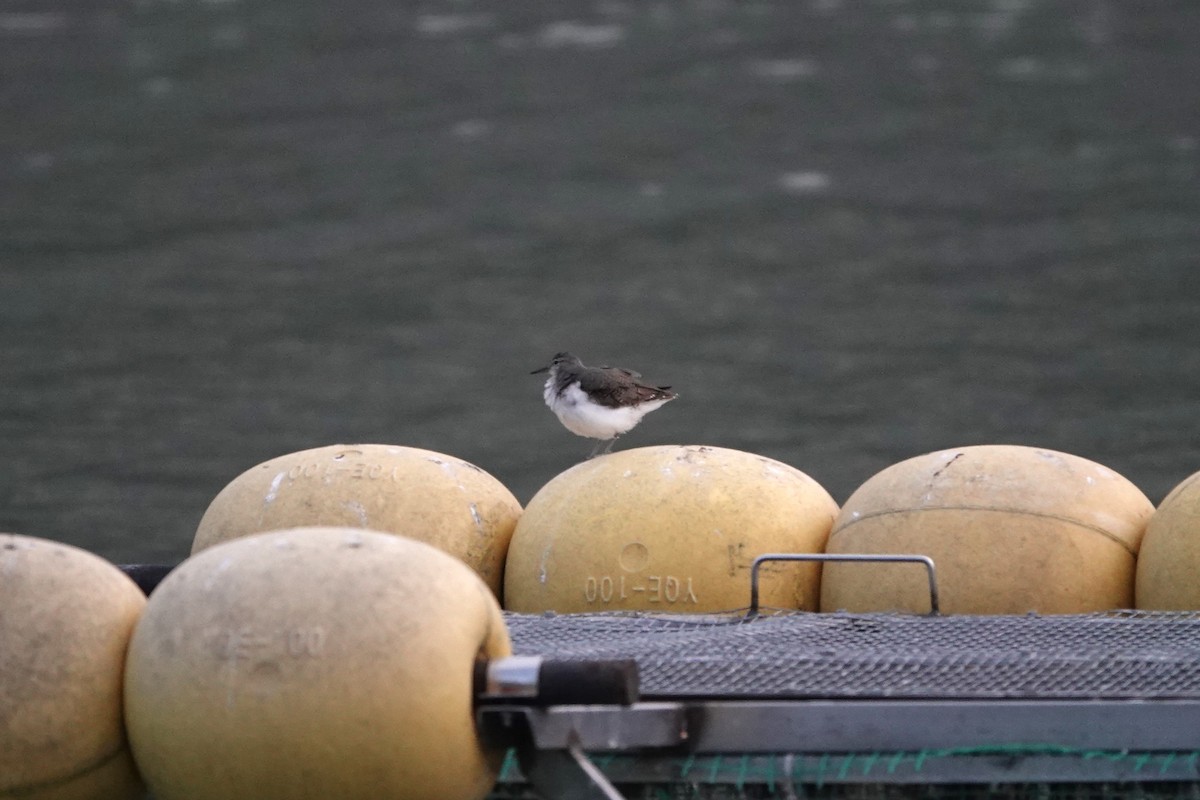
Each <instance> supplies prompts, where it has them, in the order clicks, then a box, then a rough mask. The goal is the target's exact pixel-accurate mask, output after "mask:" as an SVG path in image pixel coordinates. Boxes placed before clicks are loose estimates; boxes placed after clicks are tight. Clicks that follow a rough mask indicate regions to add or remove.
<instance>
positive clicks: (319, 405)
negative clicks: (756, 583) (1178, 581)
mask: <svg viewBox="0 0 1200 800" xmlns="http://www.w3.org/2000/svg"><path fill="white" fill-rule="evenodd" d="M24 8H26V6H16V7H14V6H6V7H5V9H4V10H3V11H0V101H2V107H3V109H4V114H3V117H2V118H0V185H2V186H3V187H4V189H3V191H2V192H0V359H2V361H0V366H2V370H0V377H2V381H0V448H3V450H2V454H3V460H2V462H0V530H10V531H17V532H23V533H29V534H35V535H42V536H48V537H52V538H57V539H62V540H65V541H69V542H72V543H76V544H79V545H82V546H84V547H88V548H90V549H92V550H94V551H96V552H98V553H101V554H102V555H105V556H107V557H109V558H112V559H114V560H117V561H155V560H177V559H179V558H181V557H182V556H183V555H184V554H185V553H186V551H187V549H188V546H189V543H190V540H191V536H192V533H193V531H194V528H195V524H196V522H197V521H198V519H199V517H200V514H201V513H202V512H203V510H204V508H205V506H206V505H207V503H208V501H209V500H210V499H211V498H212V496H213V495H214V494H215V493H216V492H217V491H218V490H219V489H220V488H221V487H222V486H223V485H224V484H225V483H226V482H228V481H229V480H230V479H232V478H233V477H234V476H236V475H237V474H238V473H240V472H241V471H242V470H244V469H246V468H248V467H250V466H252V465H254V464H256V463H258V462H260V461H263V460H265V459H267V458H270V457H272V456H275V455H278V454H281V453H285V452H289V451H292V450H297V449H302V448H306V447H312V446H317V445H322V444H329V443H334V442H339V441H340V442H347V441H361V442H385V443H395V444H410V445H416V446H421V447H427V448H430V449H434V450H439V451H442V452H446V453H451V454H454V455H457V456H460V457H463V458H466V459H468V460H470V461H472V462H474V463H476V464H478V465H480V466H481V467H483V468H484V469H486V470H488V471H489V472H491V473H492V474H493V475H495V476H496V477H497V478H499V479H500V480H501V481H503V482H504V483H505V484H507V485H508V486H509V487H510V488H511V489H512V490H513V491H514V492H515V493H516V494H517V495H518V497H520V498H521V500H522V501H526V500H528V499H529V497H530V496H531V495H532V494H533V493H534V492H535V491H536V490H537V488H538V487H539V486H541V485H542V484H543V483H545V481H547V480H549V479H550V478H551V477H552V476H554V475H555V474H557V473H558V472H560V471H562V470H563V469H565V468H566V467H568V466H570V465H571V464H572V463H574V462H575V461H576V460H578V459H579V458H581V457H582V456H583V455H584V454H585V453H586V452H587V451H588V449H589V448H590V444H589V443H588V442H586V441H584V440H582V439H577V438H576V437H573V436H571V435H570V434H569V433H567V432H566V431H565V430H563V429H562V428H561V427H560V426H559V425H558V423H557V422H556V421H555V420H554V419H553V417H552V416H551V415H550V413H549V411H547V410H546V409H545V408H544V407H543V406H542V405H541V397H540V393H541V387H540V381H539V379H538V378H536V377H531V376H529V375H528V372H529V371H530V370H531V369H533V368H535V367H538V366H542V365H543V364H544V363H545V362H546V360H547V359H548V358H549V356H550V355H551V354H552V353H554V352H555V351H557V350H561V349H571V350H573V351H575V352H577V353H578V354H579V355H581V356H582V357H583V358H584V359H585V360H589V361H595V362H608V363H616V364H621V365H625V366H629V367H633V368H635V369H638V370H640V371H641V372H643V373H645V374H646V377H647V378H649V379H651V380H654V381H657V382H660V383H670V384H672V385H674V386H675V387H676V388H677V389H678V390H679V391H680V393H681V395H682V397H681V399H680V400H679V401H677V402H675V403H672V404H671V405H670V406H668V407H666V408H664V409H663V410H662V411H659V412H656V413H655V414H654V415H652V416H650V417H648V418H647V420H646V421H645V422H644V423H643V424H642V426H641V427H639V428H638V429H637V430H636V431H634V432H633V433H632V434H630V435H629V436H628V437H626V438H625V439H623V440H622V441H621V443H620V444H619V445H618V446H619V447H634V446H639V445H646V444H654V443H662V442H687V443H703V444H712V445H722V446H728V447H735V448H742V449H747V450H751V451H754V452H758V453H761V454H764V455H768V456H771V457H774V458H778V459H780V460H782V461H785V462H788V463H790V464H792V465H794V466H797V467H799V468H800V469H803V470H804V471H806V472H808V473H809V474H810V475H812V476H813V477H814V478H816V479H817V480H818V481H820V482H821V483H823V484H824V485H825V486H826V487H827V488H828V489H829V490H830V491H831V492H832V493H833V494H834V496H835V497H836V498H837V499H838V500H839V501H840V500H844V499H845V498H846V496H847V495H848V494H849V493H850V492H851V491H852V490H853V489H854V488H855V487H856V486H857V485H858V484H859V483H861V482H862V481H863V480H865V479H866V478H868V477H869V476H870V475H872V474H873V473H874V472H876V471H878V470H879V469H881V468H883V467H885V466H887V465H889V464H891V463H894V462H896V461H899V460H901V459H903V458H906V457H908V456H911V455H916V454H918V453H921V452H926V451H929V450H933V449H937V448H941V447H947V446H958V445H965V444H975V443H987V442H1015V443H1025V444H1036V445H1040V446H1045V447H1050V448H1055V449H1060V450H1065V451H1068V452H1072V453H1076V454H1079V455H1082V456H1086V457H1089V458H1092V459H1095V460H1098V461H1100V462H1102V463H1105V464H1107V465H1108V466H1110V467H1112V468H1114V469H1116V470H1118V471H1120V472H1122V473H1123V474H1125V475H1126V476H1127V477H1128V478H1130V479H1131V480H1133V481H1134V482H1135V483H1137V484H1138V485H1139V486H1141V487H1142V488H1143V490H1144V491H1146V493H1147V494H1148V495H1150V497H1151V498H1152V499H1154V500H1155V501H1157V500H1159V499H1161V497H1162V495H1163V494H1165V492H1166V491H1167V490H1169V489H1170V488H1171V486H1173V485H1174V484H1175V483H1177V482H1178V481H1180V480H1182V479H1183V478H1184V477H1186V476H1187V475H1189V474H1191V473H1192V472H1194V471H1196V470H1197V469H1200V437H1198V436H1197V419H1198V414H1197V409H1198V397H1200V392H1198V390H1200V349H1198V348H1197V346H1196V342H1197V338H1198V337H1197V330H1198V329H1200V271H1198V270H1197V267H1198V264H1197V255H1196V254H1197V250H1198V247H1197V246H1198V244H1200V222H1198V218H1200V88H1198V87H1200V83H1198V82H1197V80H1196V76H1197V75H1200V50H1198V49H1197V48H1196V47H1195V42H1196V41H1197V40H1198V39H1200V5H1198V4H1196V3H1194V2H1191V0H1183V1H1182V2H1166V1H1165V0H1164V2H1160V3H1155V4H1138V3H1133V2H1116V1H1115V0H1113V1H1112V2H1103V1H1102V0H1088V2H1083V1H1082V0H1080V2H1037V3H1033V2H1025V1H1023V0H994V1H992V2H987V1H985V0H979V1H978V2H966V3H963V2H950V0H944V1H942V0H939V1H938V2H933V1H932V0H929V1H922V0H909V1H906V0H874V1H872V2H868V1H865V0H864V2H857V0H855V2H850V1H849V0H846V1H841V0H814V1H813V2H798V1H797V0H776V1H775V2H769V1H765V0H764V1H763V2H732V1H730V2H726V1H725V0H690V1H689V0H680V2H647V3H642V2H622V1H621V0H595V1H594V2H582V1H581V0H565V1H563V2H554V3H536V4H531V3H490V2H471V0H462V1H461V2H457V1H456V2H450V0H445V1H444V2H439V1H435V2H428V3H423V4H420V6H416V5H412V4H403V3H395V2H377V1H376V0H355V1H354V2H349V3H320V2H311V1H308V0H304V1H299V2H298V1H297V0H288V2H283V1H282V0H261V1H260V0H253V1H252V0H204V1H203V2H195V0H135V1H134V2H128V3H125V2H122V3H116V2H105V1H104V0H101V1H100V2H89V3H83V2H74V1H68V0H47V2H44V3H41V4H39V5H38V6H36V9H37V10H32V11H30V10H19V9H24ZM28 8H35V7H34V6H28ZM14 9H16V10H14Z"/></svg>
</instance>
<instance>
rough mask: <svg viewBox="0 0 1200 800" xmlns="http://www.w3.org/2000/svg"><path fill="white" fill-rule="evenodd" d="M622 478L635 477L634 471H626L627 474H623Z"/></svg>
mask: <svg viewBox="0 0 1200 800" xmlns="http://www.w3.org/2000/svg"><path fill="white" fill-rule="evenodd" d="M621 477H622V478H631V477H633V470H631V469H627V470H625V472H624V473H622V474H621Z"/></svg>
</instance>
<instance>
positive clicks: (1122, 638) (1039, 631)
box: [505, 612, 1200, 699]
mask: <svg viewBox="0 0 1200 800" xmlns="http://www.w3.org/2000/svg"><path fill="white" fill-rule="evenodd" d="M505 619H506V621H507V623H508V627H509V632H510V634H511V636H512V640H513V647H514V650H515V652H517V653H519V654H529V655H547V656H554V657H556V658H581V659H582V658H633V659H635V660H636V661H637V663H638V667H639V670H640V672H641V679H642V694H643V696H644V697H647V698H682V697H705V698H729V699H739V698H764V697H770V698H774V699H779V698H797V699H801V698H828V699H835V698H867V697H871V698H887V697H907V698H938V699H984V698H1025V699H1083V698H1087V699H1168V698H1177V699H1178V698H1188V699H1195V698H1200V614H1194V613H1148V612H1113V613H1104V614H1082V615H1058V616H1036V615H1029V616H944V617H926V616H915V615H901V614H846V613H838V614H814V613H807V612H791V613H786V612H781V613H776V614H773V615H770V616H760V617H757V618H754V619H746V618H744V617H739V616H727V617H726V616H702V617H700V616H697V617H693V616H682V615H677V616H665V615H664V616H659V615H649V614H638V613H607V614H570V615H521V614H511V613H509V614H506V616H505Z"/></svg>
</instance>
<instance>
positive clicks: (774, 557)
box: [746, 553, 941, 617]
mask: <svg viewBox="0 0 1200 800" xmlns="http://www.w3.org/2000/svg"><path fill="white" fill-rule="evenodd" d="M768 561H855V562H863V561H865V562H882V563H895V562H902V563H914V564H924V565H925V571H926V572H927V573H928V574H929V613H930V615H932V616H936V615H938V614H940V613H941V612H940V611H939V610H938V587H937V568H936V567H934V565H933V559H932V558H930V557H929V556H918V555H893V554H890V553H889V554H886V555H882V554H873V553H871V554H868V553H840V554H832V553H764V554H762V555H761V556H759V557H758V558H756V559H754V563H753V564H752V565H751V567H750V609H749V610H748V611H747V612H746V616H747V617H756V616H758V573H759V568H760V567H761V566H762V565H763V564H764V563H766V562H768Z"/></svg>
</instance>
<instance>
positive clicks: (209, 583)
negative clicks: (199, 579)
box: [204, 557, 233, 592]
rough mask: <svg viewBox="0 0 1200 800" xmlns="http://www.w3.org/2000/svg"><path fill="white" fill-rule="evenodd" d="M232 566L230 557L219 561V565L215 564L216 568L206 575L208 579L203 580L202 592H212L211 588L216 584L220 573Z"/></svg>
mask: <svg viewBox="0 0 1200 800" xmlns="http://www.w3.org/2000/svg"><path fill="white" fill-rule="evenodd" d="M232 564H233V559H232V558H230V557H226V558H223V559H221V563H220V564H217V566H216V569H214V570H213V571H212V572H210V573H209V574H208V578H206V579H205V581H204V591H206V592H209V591H212V589H213V586H214V585H215V584H216V582H217V578H218V577H220V575H221V573H222V572H224V571H225V570H227V569H229V567H230V566H231V565H232Z"/></svg>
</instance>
